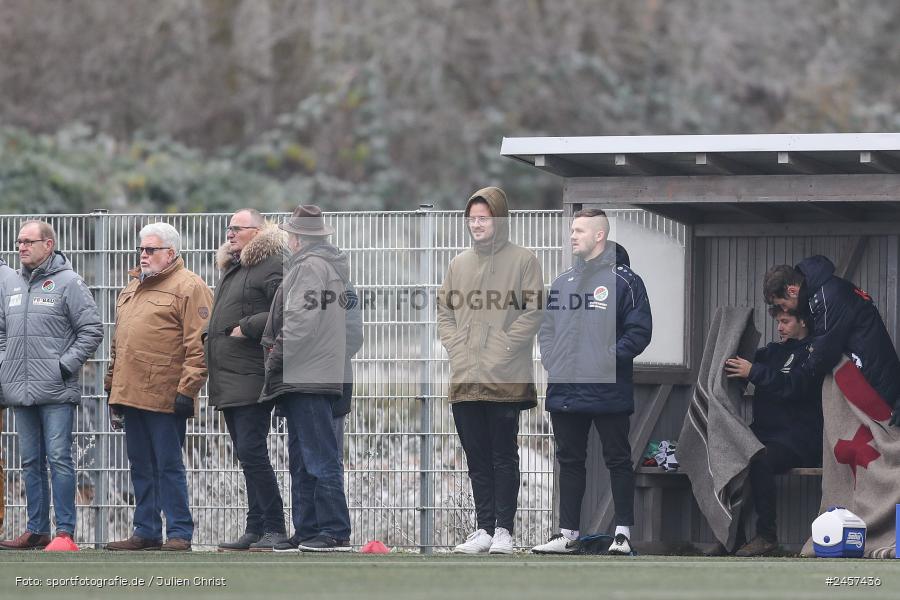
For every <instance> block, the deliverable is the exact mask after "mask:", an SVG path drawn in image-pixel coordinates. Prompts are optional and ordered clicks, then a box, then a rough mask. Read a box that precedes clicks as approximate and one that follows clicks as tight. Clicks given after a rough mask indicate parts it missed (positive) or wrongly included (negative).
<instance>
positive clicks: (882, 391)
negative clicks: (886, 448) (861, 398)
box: [763, 256, 900, 426]
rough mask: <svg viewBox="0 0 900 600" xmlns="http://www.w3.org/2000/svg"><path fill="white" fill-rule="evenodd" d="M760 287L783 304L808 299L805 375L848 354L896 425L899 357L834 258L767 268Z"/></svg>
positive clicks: (899, 419)
mask: <svg viewBox="0 0 900 600" xmlns="http://www.w3.org/2000/svg"><path fill="white" fill-rule="evenodd" d="M763 293H764V294H765V297H766V301H767V302H768V303H770V304H776V305H778V306H780V307H781V308H782V309H783V310H796V308H797V306H798V305H800V306H803V305H804V304H808V306H809V312H810V314H811V315H812V320H813V332H812V334H813V337H812V341H811V342H810V344H809V346H810V348H809V358H807V360H806V361H805V362H804V364H803V368H804V369H805V370H806V371H807V372H808V373H809V374H810V376H812V377H814V378H815V377H821V376H824V375H825V374H827V373H829V372H830V371H831V370H832V369H833V368H834V367H835V366H836V365H837V363H838V362H840V360H841V356H844V355H845V356H847V357H849V358H850V359H851V360H853V362H855V363H856V366H857V367H859V369H860V371H862V374H863V376H864V377H865V378H866V381H868V382H869V384H870V385H871V386H872V387H873V388H875V390H876V391H877V392H878V394H879V395H880V396H881V398H882V399H883V400H884V401H885V402H886V403H888V404H889V405H891V406H893V407H894V410H893V415H892V416H891V420H890V424H891V425H895V426H897V425H900V359H898V358H897V351H896V349H895V348H894V344H893V342H892V341H891V337H890V335H889V334H888V331H887V328H886V327H885V325H884V321H882V319H881V315H880V314H879V313H878V309H877V308H876V307H875V304H874V303H873V302H872V298H871V297H869V294H867V293H866V292H865V291H863V290H861V289H859V288H858V287H856V286H855V285H853V284H852V283H850V282H849V281H847V280H845V279H841V278H840V277H837V276H836V275H835V274H834V264H833V263H832V262H831V261H830V260H828V259H827V258H826V257H824V256H812V257H809V258H805V259H803V260H802V261H800V263H799V264H798V265H797V266H796V267H791V266H790V265H777V266H774V267H772V268H770V269H769V271H768V272H767V273H766V276H765V279H764V280H763Z"/></svg>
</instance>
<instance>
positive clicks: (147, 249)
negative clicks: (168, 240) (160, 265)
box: [135, 246, 171, 256]
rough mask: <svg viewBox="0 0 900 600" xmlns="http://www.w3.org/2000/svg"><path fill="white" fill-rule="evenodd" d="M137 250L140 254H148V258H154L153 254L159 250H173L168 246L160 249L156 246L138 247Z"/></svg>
mask: <svg viewBox="0 0 900 600" xmlns="http://www.w3.org/2000/svg"><path fill="white" fill-rule="evenodd" d="M135 250H137V253H138V254H143V253H144V252H146V253H147V256H153V254H154V253H155V252H156V251H157V250H171V248H169V247H168V246H160V247H158V248H157V247H156V246H138V247H137V248H135Z"/></svg>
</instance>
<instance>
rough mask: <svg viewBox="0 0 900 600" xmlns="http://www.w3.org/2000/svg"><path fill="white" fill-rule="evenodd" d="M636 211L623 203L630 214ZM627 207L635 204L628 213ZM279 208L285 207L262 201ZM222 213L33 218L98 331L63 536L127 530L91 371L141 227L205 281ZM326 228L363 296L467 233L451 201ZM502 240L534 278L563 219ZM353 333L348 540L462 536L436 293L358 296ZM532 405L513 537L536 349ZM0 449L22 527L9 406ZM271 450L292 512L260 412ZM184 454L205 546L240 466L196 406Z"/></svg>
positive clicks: (542, 510) (517, 223) (235, 513)
mask: <svg viewBox="0 0 900 600" xmlns="http://www.w3.org/2000/svg"><path fill="white" fill-rule="evenodd" d="M638 212H640V211H622V216H626V217H628V218H629V219H635V218H637V217H638V216H639V215H638V214H637V213H638ZM631 213H634V214H631ZM269 216H270V217H273V218H280V217H281V216H283V215H269ZM229 217H230V215H228V214H189V215H181V214H179V215H149V214H108V213H106V212H105V211H97V212H95V213H93V214H90V215H53V216H40V215H38V216H37V218H43V219H45V220H47V221H49V222H50V223H51V224H52V225H53V226H54V228H55V229H56V231H57V234H58V238H59V249H60V250H61V251H62V252H64V253H65V254H66V255H67V256H68V257H69V258H70V260H71V261H72V263H73V267H74V269H75V270H76V271H77V272H78V273H80V274H81V275H82V277H84V279H85V281H86V283H87V284H88V286H89V287H90V289H91V290H92V292H93V294H94V297H95V299H96V301H97V305H98V307H99V310H100V313H101V316H102V318H103V322H104V327H105V333H106V335H105V338H104V342H103V344H102V345H101V347H100V349H99V350H98V351H97V353H96V354H95V356H94V357H93V358H92V359H91V360H90V361H89V362H88V363H87V364H86V365H85V368H84V370H83V373H82V380H83V399H82V403H81V406H80V408H79V410H78V413H77V420H76V431H75V436H74V446H73V451H74V456H75V461H76V470H77V477H78V485H77V507H78V525H77V531H76V539H77V540H78V541H79V542H80V543H82V544H83V545H91V544H98V545H99V544H103V543H105V542H107V541H110V540H114V539H122V538H124V537H127V536H128V535H130V534H131V519H132V515H133V510H134V498H133V493H132V491H131V484H130V479H129V472H128V461H127V458H126V454H125V445H124V434H122V433H120V432H112V431H110V429H109V422H108V414H107V408H106V401H105V395H104V393H103V375H104V373H105V371H106V366H107V362H108V358H109V340H110V334H111V333H112V328H113V325H114V320H115V304H116V303H115V300H116V295H117V293H118V292H119V290H121V289H122V288H123V287H124V286H125V284H126V283H127V277H128V276H127V271H128V269H129V268H131V267H132V266H133V265H134V263H135V262H136V261H135V254H134V248H135V246H136V245H137V242H138V240H137V233H138V231H139V230H140V228H141V227H142V226H143V225H145V224H147V223H150V222H153V221H165V222H168V223H171V224H172V225H173V226H174V227H175V228H176V229H178V230H179V231H180V232H181V234H182V236H183V248H184V249H183V251H182V255H183V257H184V260H185V264H186V266H187V268H188V269H190V270H192V271H193V272H195V273H197V274H198V275H200V277H202V278H203V279H204V280H205V281H206V282H207V283H208V284H209V285H210V287H214V286H215V283H216V279H217V271H216V268H215V264H214V256H215V251H216V249H217V248H218V247H219V245H220V244H221V243H222V242H223V241H224V235H225V226H226V225H227V224H228V219H229ZM24 218H26V217H25V216H22V215H15V216H13V215H7V216H0V257H2V258H4V259H5V260H6V261H7V263H9V264H10V265H13V266H16V265H17V263H18V258H17V256H16V254H15V252H14V250H13V242H14V240H15V238H16V235H17V233H18V229H19V226H20V224H21V222H22V220H23V219H24ZM327 219H328V221H329V223H330V224H331V225H332V226H333V227H334V228H335V230H336V233H335V236H334V242H335V243H336V244H337V245H338V246H340V247H341V248H343V249H345V250H346V251H348V252H349V254H350V257H351V279H352V280H353V282H354V284H355V285H356V287H357V289H358V290H359V292H360V294H361V295H362V294H365V293H370V294H378V293H396V292H397V290H407V291H411V292H413V293H414V292H415V291H416V290H418V291H421V292H423V293H426V294H433V293H434V292H435V291H436V288H437V287H439V285H440V283H441V280H442V278H443V276H444V270H445V268H446V265H447V264H448V263H449V262H450V259H451V258H453V256H455V255H456V254H457V253H459V252H461V251H462V250H463V249H465V248H466V247H467V246H468V243H467V238H466V232H465V229H464V224H463V221H462V218H461V213H460V212H459V211H435V210H431V209H430V208H429V207H427V206H423V207H422V208H421V209H420V210H417V211H410V212H353V213H332V214H330V215H328V216H327ZM645 226H648V227H651V228H653V229H655V230H656V231H658V232H661V233H665V234H667V235H673V236H676V237H677V236H683V229H678V228H675V229H678V230H677V231H675V230H673V229H672V224H671V222H666V223H662V224H660V223H656V222H653V223H650V224H649V225H647V224H646V223H645ZM510 232H511V238H512V239H513V241H515V242H517V243H520V244H522V245H524V246H526V247H528V248H531V249H532V250H533V251H534V252H535V254H536V255H537V257H538V258H539V260H540V262H541V265H542V267H543V272H544V279H545V283H546V284H549V282H550V281H551V280H552V279H553V277H554V276H555V274H557V273H558V272H559V271H560V270H561V268H562V263H563V252H562V248H563V245H564V241H565V239H566V237H565V226H564V223H563V215H562V213H561V212H560V211H519V212H513V213H512V215H511V218H510ZM363 320H364V333H365V339H366V341H365V343H364V345H363V348H362V349H361V351H360V352H359V354H358V355H357V356H356V358H355V359H354V361H353V363H354V375H355V385H354V400H353V410H352V412H351V414H350V415H349V416H348V418H347V422H346V429H345V435H346V437H345V450H344V452H345V455H344V464H345V468H346V481H345V483H346V492H347V498H348V501H349V504H350V514H351V519H352V527H353V538H352V540H351V541H352V543H353V544H357V545H358V544H361V543H364V542H365V541H367V540H371V539H380V540H382V541H384V542H385V543H386V544H388V545H389V546H398V547H406V548H419V549H422V550H423V551H426V552H430V551H431V549H433V548H443V547H448V546H452V545H454V544H456V543H459V542H460V541H461V540H463V539H464V538H465V535H466V534H467V533H469V532H470V531H472V530H473V529H474V523H475V521H474V511H473V502H472V497H471V488H470V486H469V481H468V476H467V474H466V466H465V459H464V456H463V453H462V449H461V447H460V446H459V443H458V439H457V436H456V430H455V427H454V426H453V423H452V417H451V412H450V409H449V405H448V403H447V399H446V388H447V385H446V384H447V381H448V377H449V373H448V366H447V361H446V355H445V354H444V351H443V349H442V347H441V346H440V343H439V341H438V336H437V331H436V325H435V314H434V308H433V304H430V305H429V306H428V308H427V309H426V310H416V311H411V310H395V309H393V308H391V307H388V306H386V305H385V304H384V303H381V304H375V305H373V306H366V305H364V306H363ZM535 376H536V381H537V383H538V389H539V394H541V398H540V399H539V406H538V408H537V409H535V410H530V411H525V412H524V413H523V415H522V419H521V424H520V434H519V444H520V448H521V473H522V483H521V488H520V494H519V509H518V515H517V521H516V535H515V539H516V542H517V544H518V545H520V546H531V545H533V544H535V543H537V542H538V541H540V540H544V539H546V537H547V535H549V533H551V530H552V529H553V526H554V523H553V522H552V521H553V513H554V506H553V472H554V469H553V461H554V453H553V443H552V434H551V431H550V423H549V419H548V418H547V415H546V413H545V412H544V411H543V396H542V392H543V389H544V387H545V385H544V377H545V375H544V371H543V369H541V368H540V364H539V361H538V359H537V352H535ZM6 412H7V415H6V419H5V420H6V423H5V424H4V429H3V434H2V453H3V457H4V459H5V464H6V489H7V492H6V500H7V512H6V526H5V534H6V535H7V536H10V535H17V534H18V533H20V532H21V531H23V530H24V528H25V523H26V515H25V506H24V504H25V500H24V484H23V480H22V472H21V464H20V455H19V451H18V444H17V440H16V436H15V434H14V433H13V432H14V431H15V426H14V420H13V415H12V414H10V411H6ZM269 451H270V456H271V458H272V461H273V464H274V467H275V471H276V475H277V477H278V482H279V486H280V488H281V493H282V497H283V498H284V500H285V518H286V522H287V524H288V525H289V524H290V520H289V519H290V475H289V471H288V466H287V465H288V460H287V432H286V428H285V424H284V422H283V420H281V419H278V418H275V417H273V422H272V429H271V433H270V436H269ZM184 454H185V464H186V467H187V472H188V488H189V493H190V499H191V511H192V513H193V516H194V520H195V534H194V544H195V546H197V547H200V548H204V547H206V548H211V547H214V546H215V545H216V544H218V543H219V542H221V541H224V540H228V539H232V538H234V537H236V536H238V535H239V534H240V533H241V532H243V528H244V518H245V513H246V506H247V500H246V489H245V485H244V478H243V475H242V473H241V471H240V468H239V466H238V463H237V459H236V457H235V455H234V450H233V447H232V445H231V443H230V441H229V439H228V435H227V433H226V429H225V425H224V421H223V419H221V418H220V414H219V413H218V412H217V411H215V410H214V409H212V408H209V407H207V406H206V389H205V387H204V389H203V390H202V392H201V398H200V411H199V416H198V417H197V418H196V419H193V420H191V421H189V425H188V435H187V441H186V443H185V449H184Z"/></svg>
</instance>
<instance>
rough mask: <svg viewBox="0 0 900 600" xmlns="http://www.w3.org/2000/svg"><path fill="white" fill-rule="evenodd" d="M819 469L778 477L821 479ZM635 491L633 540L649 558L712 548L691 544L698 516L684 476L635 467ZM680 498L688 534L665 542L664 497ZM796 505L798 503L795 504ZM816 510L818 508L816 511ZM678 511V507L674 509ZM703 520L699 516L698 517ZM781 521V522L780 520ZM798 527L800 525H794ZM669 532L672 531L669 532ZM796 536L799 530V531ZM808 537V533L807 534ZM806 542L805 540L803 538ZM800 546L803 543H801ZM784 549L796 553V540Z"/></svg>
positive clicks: (801, 469)
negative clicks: (692, 548) (691, 548)
mask: <svg viewBox="0 0 900 600" xmlns="http://www.w3.org/2000/svg"><path fill="white" fill-rule="evenodd" d="M821 476H822V469H821V468H798V469H791V470H790V471H788V472H787V473H785V474H784V475H783V476H781V477H821ZM634 479H635V488H636V491H637V495H638V496H639V498H640V501H641V503H640V506H636V507H635V509H636V511H637V512H638V513H640V514H639V515H637V514H636V515H635V516H636V517H638V518H639V519H640V521H641V527H640V528H639V529H640V531H639V532H638V533H639V537H638V538H637V539H635V542H636V543H637V544H638V547H639V548H641V549H642V551H643V552H645V553H648V554H654V553H666V552H671V551H673V550H676V551H677V550H678V549H683V548H684V547H686V546H689V545H693V546H695V547H696V548H698V549H701V550H704V549H707V548H706V546H712V545H715V544H714V542H713V543H712V544H706V543H696V542H694V541H693V540H692V536H691V533H692V532H694V530H695V527H694V525H695V523H694V522H693V516H694V513H697V514H699V509H697V508H696V503H695V502H694V500H693V493H692V492H691V482H690V480H689V479H688V477H687V475H686V474H685V473H683V472H681V471H664V470H662V469H660V468H659V467H637V468H636V469H635V478H634ZM666 495H670V496H674V495H679V496H681V501H682V502H683V504H682V505H681V508H682V509H683V510H681V511H678V512H679V514H678V518H679V520H680V521H681V523H680V528H681V529H682V531H684V530H685V529H686V531H687V532H688V534H687V535H686V536H683V537H685V539H683V540H665V539H664V537H665V536H664V534H663V529H664V522H663V519H664V512H663V507H664V500H665V498H664V496H666ZM798 501H799V500H798ZM816 508H818V506H817V507H816ZM676 509H677V505H676ZM700 518H702V515H700ZM781 521H784V519H781V520H780V522H781ZM797 527H799V525H797ZM670 529H671V528H670ZM798 533H799V529H798ZM806 535H808V533H807V534H806ZM804 541H805V537H804ZM800 544H802V542H800ZM782 545H784V546H785V547H786V548H787V549H789V550H796V549H798V548H799V547H798V543H797V541H796V540H788V539H785V540H784V543H783V544H782Z"/></svg>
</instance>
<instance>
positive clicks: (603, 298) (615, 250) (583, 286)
mask: <svg viewBox="0 0 900 600" xmlns="http://www.w3.org/2000/svg"><path fill="white" fill-rule="evenodd" d="M610 309H613V310H610ZM613 319H614V320H613ZM652 331H653V319H652V316H651V312H650V301H649V300H648V298H647V291H646V289H645V288H644V282H643V280H641V278H640V277H639V276H638V275H637V273H635V272H634V271H632V270H631V268H630V266H629V260H628V253H627V252H625V249H624V248H622V247H621V246H619V245H618V244H615V243H612V242H610V243H609V244H608V245H607V247H606V249H605V250H604V252H603V253H602V254H601V255H600V256H598V257H597V258H595V259H593V260H590V261H587V262H585V261H583V260H581V259H577V260H576V263H575V265H574V266H573V267H572V268H571V269H569V270H568V271H565V272H564V273H562V274H560V275H559V276H558V277H557V278H556V279H555V280H554V281H553V284H552V285H551V287H550V293H549V296H548V299H547V303H546V306H545V311H544V321H543V324H542V325H541V331H540V333H539V334H538V339H539V342H540V347H541V362H542V363H543V365H544V368H545V369H547V373H548V376H549V377H548V386H547V400H546V408H547V410H548V411H551V412H572V413H584V414H591V415H598V414H630V413H632V412H634V389H633V387H634V386H633V383H632V381H633V363H634V358H635V357H636V356H638V355H639V354H640V353H641V352H643V351H644V349H645V348H646V347H647V345H648V344H649V343H650V337H651V334H652Z"/></svg>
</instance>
